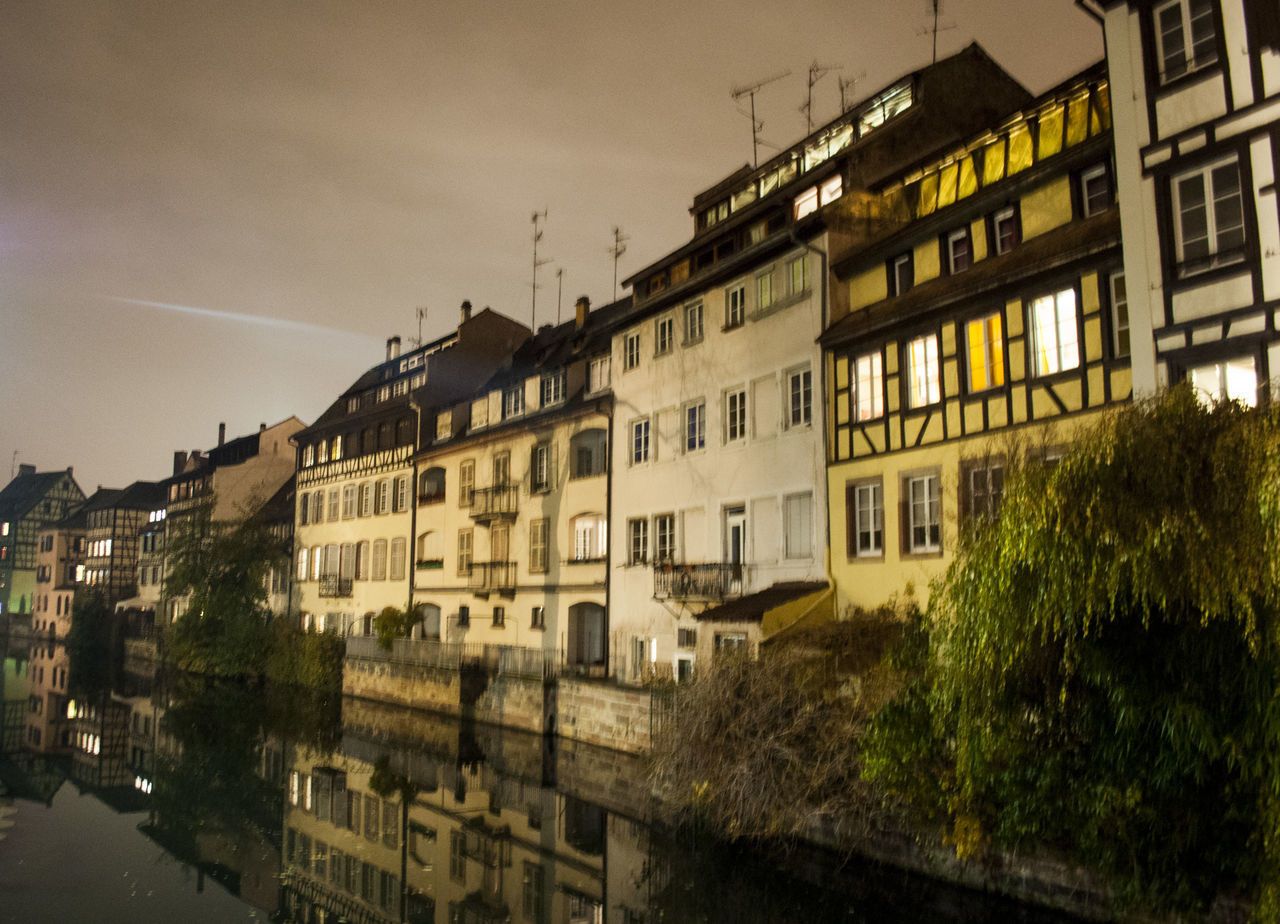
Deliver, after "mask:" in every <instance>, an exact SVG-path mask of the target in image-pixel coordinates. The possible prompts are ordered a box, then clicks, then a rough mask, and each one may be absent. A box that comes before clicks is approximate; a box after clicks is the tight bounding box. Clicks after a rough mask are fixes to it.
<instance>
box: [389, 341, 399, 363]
mask: <svg viewBox="0 0 1280 924" xmlns="http://www.w3.org/2000/svg"><path fill="white" fill-rule="evenodd" d="M399 355H400V338H399V337H388V338H387V359H388V360H392V359H395V358H396V357H397V356H399Z"/></svg>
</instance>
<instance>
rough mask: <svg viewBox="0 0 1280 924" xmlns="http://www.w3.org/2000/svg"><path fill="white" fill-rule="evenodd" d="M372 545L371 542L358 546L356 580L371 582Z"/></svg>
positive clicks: (365, 541)
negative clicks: (370, 554) (370, 560)
mask: <svg viewBox="0 0 1280 924" xmlns="http://www.w3.org/2000/svg"><path fill="white" fill-rule="evenodd" d="M370 548H371V545H370V543H369V540H368V539H366V540H364V541H363V542H359V543H357V544H356V580H357V581H367V580H369V551H370Z"/></svg>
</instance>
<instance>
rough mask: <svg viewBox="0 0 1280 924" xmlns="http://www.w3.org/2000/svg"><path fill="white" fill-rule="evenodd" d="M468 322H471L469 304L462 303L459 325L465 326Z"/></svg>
mask: <svg viewBox="0 0 1280 924" xmlns="http://www.w3.org/2000/svg"><path fill="white" fill-rule="evenodd" d="M470 320H471V302H463V303H462V322H461V323H463V324H466V323H467V322H468V321H470Z"/></svg>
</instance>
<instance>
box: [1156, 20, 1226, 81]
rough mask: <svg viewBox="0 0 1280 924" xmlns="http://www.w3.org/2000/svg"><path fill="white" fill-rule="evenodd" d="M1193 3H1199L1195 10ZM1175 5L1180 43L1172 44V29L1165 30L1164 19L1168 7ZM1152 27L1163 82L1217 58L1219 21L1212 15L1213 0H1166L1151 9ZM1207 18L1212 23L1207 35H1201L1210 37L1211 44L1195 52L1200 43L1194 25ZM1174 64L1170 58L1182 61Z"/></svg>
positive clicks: (1181, 75)
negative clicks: (1199, 52) (1166, 0)
mask: <svg viewBox="0 0 1280 924" xmlns="http://www.w3.org/2000/svg"><path fill="white" fill-rule="evenodd" d="M1192 6H1195V7H1197V9H1195V10H1193V9H1192ZM1174 9H1176V10H1177V12H1178V16H1177V22H1176V23H1174V24H1173V25H1175V26H1176V31H1177V39H1176V41H1177V44H1176V46H1175V45H1173V44H1172V41H1171V40H1172V39H1173V31H1172V30H1170V31H1168V32H1166V29H1165V25H1166V24H1168V23H1167V22H1166V23H1162V22H1161V20H1162V19H1164V18H1165V17H1164V14H1165V13H1166V12H1167V11H1170V10H1174ZM1151 15H1152V28H1153V30H1154V32H1155V38H1156V66H1157V70H1158V72H1159V80H1160V83H1168V82H1169V81H1171V80H1177V79H1178V78H1179V77H1183V76H1185V75H1187V74H1191V73H1194V72H1195V71H1198V70H1200V69H1201V68H1204V67H1208V66H1209V65H1210V64H1213V63H1215V62H1216V61H1217V60H1218V23H1217V21H1216V19H1215V18H1214V15H1213V3H1212V0H1169V2H1167V3H1161V4H1159V5H1157V6H1155V7H1153V8H1152V10H1151ZM1206 17H1207V21H1208V24H1209V27H1210V32H1209V34H1208V35H1201V37H1200V40H1201V41H1202V42H1203V41H1204V40H1206V39H1207V40H1208V45H1209V47H1208V48H1207V49H1205V48H1201V54H1200V55H1196V53H1195V49H1196V45H1197V44H1198V42H1197V40H1196V37H1195V35H1194V29H1193V26H1195V25H1203V24H1204V23H1205V21H1206ZM1179 59H1180V62H1179V63H1178V64H1176V65H1174V66H1171V64H1170V62H1172V61H1179Z"/></svg>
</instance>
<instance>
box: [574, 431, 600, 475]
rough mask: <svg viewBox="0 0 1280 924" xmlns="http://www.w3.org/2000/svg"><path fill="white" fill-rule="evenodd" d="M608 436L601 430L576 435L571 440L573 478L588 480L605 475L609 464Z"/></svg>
mask: <svg viewBox="0 0 1280 924" xmlns="http://www.w3.org/2000/svg"><path fill="white" fill-rule="evenodd" d="M607 440H608V435H607V434H606V432H605V431H604V430H602V429H599V428H593V429H591V430H583V431H582V432H581V433H575V434H574V435H573V437H572V439H570V440H569V454H570V457H571V458H572V459H573V477H574V478H588V477H590V476H592V475H603V474H604V473H605V468H606V465H607V463H608V454H607V452H606V450H607V446H606V443H607Z"/></svg>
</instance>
